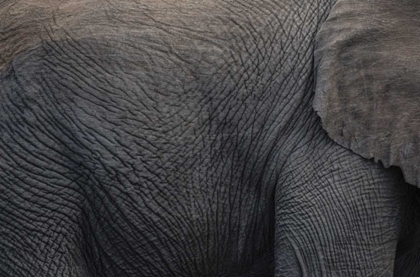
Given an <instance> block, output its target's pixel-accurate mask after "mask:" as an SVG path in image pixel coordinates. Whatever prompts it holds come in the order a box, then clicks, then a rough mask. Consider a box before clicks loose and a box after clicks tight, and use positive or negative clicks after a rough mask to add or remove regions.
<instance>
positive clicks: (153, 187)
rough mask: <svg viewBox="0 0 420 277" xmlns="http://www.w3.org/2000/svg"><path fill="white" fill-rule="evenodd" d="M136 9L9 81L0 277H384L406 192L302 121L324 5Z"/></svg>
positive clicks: (28, 64) (31, 53) (0, 106)
mask: <svg viewBox="0 0 420 277" xmlns="http://www.w3.org/2000/svg"><path fill="white" fill-rule="evenodd" d="M121 3H123V2H121ZM144 3H146V4H147V5H146V7H145V6H144V5H143V4H141V3H131V4H130V5H131V6H129V8H126V9H124V6H118V5H115V6H112V5H111V4H110V3H108V2H107V4H104V6H106V5H108V4H109V5H110V6H109V7H108V6H106V7H108V8H110V9H115V10H112V11H113V12H112V13H104V16H103V18H102V19H101V17H99V18H100V19H97V18H96V19H95V20H96V21H95V22H92V24H93V25H95V24H97V25H98V26H101V28H103V30H105V31H103V32H101V33H100V34H98V35H96V36H95V35H94V32H83V30H84V29H83V28H84V26H83V24H81V25H82V26H77V28H76V27H75V28H74V29H71V30H69V31H68V32H63V34H64V35H61V36H60V37H59V39H58V38H57V37H56V36H54V34H50V35H47V36H46V37H45V38H43V39H42V40H41V41H40V42H39V44H38V45H36V46H34V47H31V48H29V49H26V50H25V51H23V52H21V53H20V54H19V55H17V56H16V57H14V59H13V60H12V61H10V62H9V63H8V65H7V66H6V67H5V68H4V69H3V70H2V71H1V73H0V82H1V83H0V114H1V117H0V133H1V136H0V210H1V212H0V237H1V240H0V248H1V249H2V251H0V275H2V276H83V277H84V276H86V277H87V276H89V277H92V276H273V275H276V276H295V275H296V276H301V275H303V276H321V275H320V274H321V273H322V274H324V275H322V276H380V275H375V274H379V273H384V274H385V275H383V276H388V275H386V274H387V272H389V271H390V270H391V271H392V261H391V260H390V258H389V257H392V256H393V255H394V248H395V244H396V240H395V238H396V235H397V234H396V231H398V230H397V228H396V226H397V223H396V221H397V220H398V216H399V214H400V207H401V206H400V205H398V204H399V203H400V202H401V201H399V198H401V199H402V198H403V197H404V195H405V191H404V190H403V188H402V186H400V185H398V186H397V185H396V183H398V182H401V180H400V178H399V177H400V175H399V174H398V173H395V172H394V173H395V174H392V173H386V172H385V171H384V170H383V169H382V168H381V167H379V166H378V165H375V164H373V163H372V162H371V161H365V160H363V159H362V158H360V157H358V156H355V155H353V154H352V153H351V152H350V151H347V150H345V149H343V148H341V147H339V146H337V145H335V144H333V142H332V141H331V140H329V139H328V137H327V135H326V134H325V133H324V131H323V130H322V129H321V125H320V122H319V120H318V119H317V117H316V114H315V113H314V112H313V111H312V108H311V106H312V97H313V93H312V92H313V82H314V76H313V74H312V72H313V70H312V69H313V64H312V61H313V46H312V43H313V39H314V36H315V33H316V31H317V30H318V29H319V26H320V24H321V23H322V21H323V20H324V19H325V17H326V16H327V14H328V11H329V9H330V8H331V5H332V4H333V3H332V1H327V0H323V1H305V2H299V3H297V2H294V1H289V0H287V1H278V2H276V1H252V2H251V1H241V2H234V3H227V2H225V1H217V3H216V4H214V3H213V4H212V3H208V2H206V1H204V2H203V4H202V6H200V5H198V4H194V5H195V6H194V5H193V6H192V7H189V6H188V5H185V6H184V5H183V4H179V5H178V6H177V4H173V5H172V4H168V3H166V4H159V5H153V4H151V3H148V2H147V1H145V2H144ZM191 3H192V2H191ZM121 5H122V4H121ZM136 5H138V6H136ZM165 5H167V6H165ZM197 15H199V17H197ZM86 20H88V18H87V19H86ZM191 22H195V24H191ZM93 25H89V26H86V28H90V27H92V26H93ZM115 26H118V28H115ZM62 28H65V26H64V27H62ZM92 28H93V27H92ZM49 32H53V31H52V30H50V29H46V33H47V34H49ZM14 39H15V38H14ZM394 184H395V185H394ZM362 185H363V187H362ZM332 187H334V188H332ZM346 193H347V195H349V197H348V198H345V197H344V195H346ZM374 195H377V196H378V198H377V199H381V200H380V201H379V200H378V201H377V200H376V198H375V197H374ZM379 196H381V197H379ZM398 197H399V198H398ZM361 200H363V201H364V202H360V201H361ZM337 203H339V204H340V205H341V207H337ZM360 203H363V204H362V205H360ZM389 218H391V220H389ZM372 226H373V227H372ZM371 227H372V228H371ZM387 230H388V231H387ZM394 231H395V232H394ZM374 232H376V233H374ZM375 234H378V235H375ZM372 237H374V238H375V239H372ZM360 238H361V240H358V239H360ZM357 254H360V255H357ZM311 257H312V258H311ZM314 257H317V258H319V260H317V259H314ZM336 257H338V259H336ZM381 257H386V259H385V261H383V260H381V259H380V258H381ZM359 263H360V266H359ZM366 264H368V266H366ZM325 265H327V267H325ZM377 268H381V269H383V272H378V271H377Z"/></svg>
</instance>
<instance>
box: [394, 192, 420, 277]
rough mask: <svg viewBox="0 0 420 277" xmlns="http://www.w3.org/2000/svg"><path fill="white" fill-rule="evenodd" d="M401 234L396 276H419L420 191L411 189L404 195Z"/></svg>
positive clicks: (396, 255)
mask: <svg viewBox="0 0 420 277" xmlns="http://www.w3.org/2000/svg"><path fill="white" fill-rule="evenodd" d="M403 199H404V203H405V206H404V209H403V210H402V214H401V222H402V227H401V232H400V237H399V240H398V245H397V251H396V254H395V265H394V276H396V277H409V276H419V275H420V269H419V266H418V265H419V262H420V224H419V222H420V190H419V189H418V188H416V187H411V186H410V187H409V188H408V189H407V192H406V194H405V195H404V198H403Z"/></svg>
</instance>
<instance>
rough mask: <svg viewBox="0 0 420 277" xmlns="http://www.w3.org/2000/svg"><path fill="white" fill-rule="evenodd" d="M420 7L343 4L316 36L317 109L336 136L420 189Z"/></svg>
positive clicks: (410, 3)
mask: <svg viewBox="0 0 420 277" xmlns="http://www.w3.org/2000/svg"><path fill="white" fill-rule="evenodd" d="M419 15H420V2H418V1H414V0H407V1H401V0H398V1H397V0H388V1H383V0H382V1H381V0H370V1H365V0H338V1H337V3H336V5H335V6H334V8H333V9H332V11H331V13H330V15H329V18H328V19H327V20H326V21H325V22H324V24H323V26H322V28H321V30H320V32H319V33H318V35H317V39H316V46H315V48H316V49H315V70H316V89H315V100H314V109H315V110H316V111H317V113H318V115H319V116H320V117H321V120H322V125H323V127H324V129H325V130H326V131H327V132H328V134H329V136H330V137H331V138H332V139H333V140H334V141H336V142H337V143H339V144H341V145H342V146H344V147H347V148H349V149H351V150H353V151H354V152H355V153H357V154H359V155H361V156H363V157H365V158H368V159H369V158H374V159H375V160H376V161H378V160H380V161H381V162H382V163H383V164H384V165H385V167H389V166H391V165H394V166H399V167H400V168H401V170H402V171H403V173H404V177H405V180H406V181H407V182H409V183H411V184H413V185H416V186H418V187H420V17H419Z"/></svg>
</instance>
